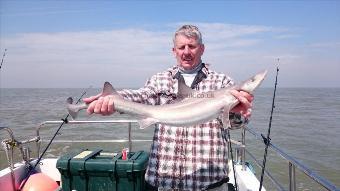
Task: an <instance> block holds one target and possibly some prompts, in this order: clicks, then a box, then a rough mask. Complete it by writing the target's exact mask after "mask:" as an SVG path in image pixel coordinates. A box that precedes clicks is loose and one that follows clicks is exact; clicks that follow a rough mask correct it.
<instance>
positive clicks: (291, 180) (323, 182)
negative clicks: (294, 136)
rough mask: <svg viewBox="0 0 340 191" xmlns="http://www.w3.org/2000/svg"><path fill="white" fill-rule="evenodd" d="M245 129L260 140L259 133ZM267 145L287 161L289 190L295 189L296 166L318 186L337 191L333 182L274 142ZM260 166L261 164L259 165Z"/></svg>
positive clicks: (293, 190)
mask: <svg viewBox="0 0 340 191" xmlns="http://www.w3.org/2000/svg"><path fill="white" fill-rule="evenodd" d="M245 130H246V131H248V132H249V133H251V134H252V135H254V136H255V138H256V139H258V140H260V141H262V137H261V135H259V134H258V133H256V132H255V131H254V130H252V129H250V128H246V129H245ZM269 147H270V148H271V149H273V150H274V151H275V152H276V153H278V154H279V155H280V156H281V157H282V158H283V159H285V160H286V161H288V165H289V190H290V191H295V190H296V177H295V169H296V168H297V169H298V170H300V171H301V172H303V173H304V174H306V175H307V176H308V177H309V178H311V179H312V180H313V181H314V182H316V183H318V184H319V185H320V186H323V187H324V188H325V189H327V190H330V191H339V190H340V189H339V188H337V187H336V186H335V185H334V184H333V183H331V182H330V181H329V180H327V179H325V178H324V177H322V176H320V175H318V174H317V173H316V172H314V171H312V170H311V169H309V168H308V167H307V166H305V165H304V164H302V163H301V162H299V161H298V160H296V159H295V158H293V157H292V156H290V155H288V154H287V153H285V152H284V151H283V150H282V149H280V148H278V147H277V146H276V145H275V144H273V143H272V142H270V144H269ZM260 167H261V168H262V165H260Z"/></svg>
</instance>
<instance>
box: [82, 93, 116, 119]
mask: <svg viewBox="0 0 340 191" xmlns="http://www.w3.org/2000/svg"><path fill="white" fill-rule="evenodd" d="M83 101H84V102H85V103H87V104H89V106H88V108H87V113H88V114H92V113H96V114H101V115H111V114H113V113H114V112H115V111H116V110H115V108H114V99H113V96H112V95H106V96H105V95H103V94H102V93H100V94H98V95H95V96H91V97H88V98H84V99H83Z"/></svg>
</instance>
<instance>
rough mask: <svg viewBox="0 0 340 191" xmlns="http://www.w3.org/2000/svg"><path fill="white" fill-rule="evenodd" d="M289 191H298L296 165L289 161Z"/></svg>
mask: <svg viewBox="0 0 340 191" xmlns="http://www.w3.org/2000/svg"><path fill="white" fill-rule="evenodd" d="M289 191H296V178H295V166H294V165H293V164H292V163H291V162H289Z"/></svg>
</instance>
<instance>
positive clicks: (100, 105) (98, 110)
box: [94, 97, 104, 114]
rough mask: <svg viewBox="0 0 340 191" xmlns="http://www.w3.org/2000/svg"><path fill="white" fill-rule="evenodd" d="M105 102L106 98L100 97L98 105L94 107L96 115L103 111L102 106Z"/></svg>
mask: <svg viewBox="0 0 340 191" xmlns="http://www.w3.org/2000/svg"><path fill="white" fill-rule="evenodd" d="M103 101H104V98H103V97H100V98H99V99H98V100H97V103H96V105H95V107H94V113H97V114H100V111H101V109H102V105H103Z"/></svg>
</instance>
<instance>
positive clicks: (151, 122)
mask: <svg viewBox="0 0 340 191" xmlns="http://www.w3.org/2000/svg"><path fill="white" fill-rule="evenodd" d="M157 122H158V121H157V120H156V119H153V118H144V119H141V120H138V124H139V128H140V129H145V128H146V127H149V126H151V125H154V124H156V123H157Z"/></svg>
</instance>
